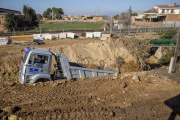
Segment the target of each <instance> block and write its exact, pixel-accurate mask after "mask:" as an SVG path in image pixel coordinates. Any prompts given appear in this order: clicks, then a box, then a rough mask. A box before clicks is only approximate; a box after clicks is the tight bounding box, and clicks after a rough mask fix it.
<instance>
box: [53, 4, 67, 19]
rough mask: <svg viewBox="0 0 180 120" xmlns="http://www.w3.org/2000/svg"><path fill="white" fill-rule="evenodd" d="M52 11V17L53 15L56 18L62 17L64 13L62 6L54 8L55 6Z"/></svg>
mask: <svg viewBox="0 0 180 120" xmlns="http://www.w3.org/2000/svg"><path fill="white" fill-rule="evenodd" d="M52 11H53V17H55V18H56V19H58V20H59V19H61V18H62V17H61V16H62V15H63V14H64V12H63V9H62V8H55V7H53V8H52Z"/></svg>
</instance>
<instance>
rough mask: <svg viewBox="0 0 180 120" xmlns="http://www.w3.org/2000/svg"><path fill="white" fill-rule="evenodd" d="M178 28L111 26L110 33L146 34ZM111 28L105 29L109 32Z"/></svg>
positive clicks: (177, 28)
mask: <svg viewBox="0 0 180 120" xmlns="http://www.w3.org/2000/svg"><path fill="white" fill-rule="evenodd" d="M179 28H180V27H171V26H168V27H167V26H164V27H160V26H131V25H130V26H122V27H118V26H113V27H112V32H114V33H119V34H130V33H134V34H135V33H148V32H162V31H168V30H177V31H178V30H179ZM110 29H111V27H110V26H108V27H106V30H107V31H110Z"/></svg>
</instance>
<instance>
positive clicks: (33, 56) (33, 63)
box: [31, 56, 35, 65]
mask: <svg viewBox="0 0 180 120" xmlns="http://www.w3.org/2000/svg"><path fill="white" fill-rule="evenodd" d="M34 59H35V57H34V56H33V57H32V63H31V64H32V65H33V64H34Z"/></svg>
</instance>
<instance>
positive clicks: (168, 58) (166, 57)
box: [159, 51, 174, 64]
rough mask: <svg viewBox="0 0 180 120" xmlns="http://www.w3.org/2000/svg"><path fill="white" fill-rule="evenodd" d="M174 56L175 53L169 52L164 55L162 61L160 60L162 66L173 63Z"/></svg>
mask: <svg viewBox="0 0 180 120" xmlns="http://www.w3.org/2000/svg"><path fill="white" fill-rule="evenodd" d="M173 56H174V51H168V52H167V54H166V55H163V57H162V58H161V59H159V62H160V63H161V64H168V63H170V61H171V57H173Z"/></svg>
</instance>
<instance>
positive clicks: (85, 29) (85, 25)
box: [85, 24, 86, 32]
mask: <svg viewBox="0 0 180 120" xmlns="http://www.w3.org/2000/svg"><path fill="white" fill-rule="evenodd" d="M85 32H86V24H85Z"/></svg>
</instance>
